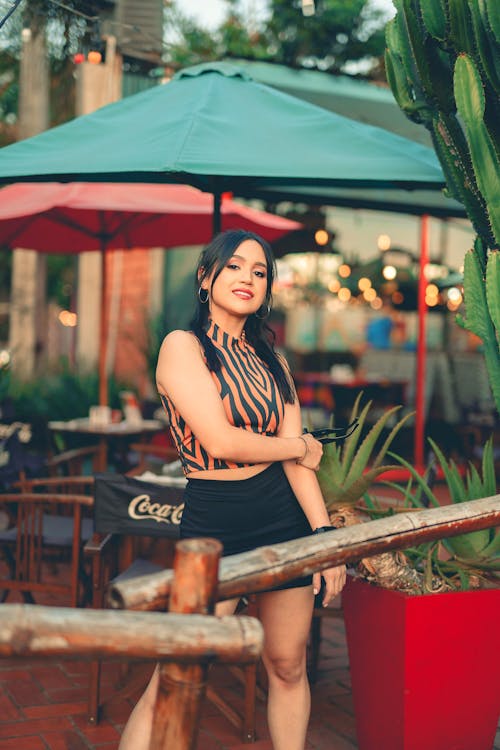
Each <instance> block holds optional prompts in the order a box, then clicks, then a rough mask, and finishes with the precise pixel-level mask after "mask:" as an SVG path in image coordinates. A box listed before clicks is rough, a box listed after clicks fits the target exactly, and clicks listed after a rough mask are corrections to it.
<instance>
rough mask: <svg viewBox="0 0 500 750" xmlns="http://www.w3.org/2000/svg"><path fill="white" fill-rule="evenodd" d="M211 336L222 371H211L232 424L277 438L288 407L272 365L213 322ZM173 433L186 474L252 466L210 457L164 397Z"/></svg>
mask: <svg viewBox="0 0 500 750" xmlns="http://www.w3.org/2000/svg"><path fill="white" fill-rule="evenodd" d="M207 335H208V336H209V337H210V338H211V339H212V341H213V344H214V346H215V348H216V350H217V354H218V355H219V360H220V362H221V368H220V370H219V371H218V372H211V373H210V374H211V375H212V378H213V380H214V382H215V384H216V386H217V389H218V391H219V395H220V397H221V399H222V403H223V406H224V410H225V412H226V416H227V418H228V420H229V422H230V423H231V424H232V425H234V426H235V427H241V429H243V430H250V431H251V432H257V433H259V434H261V435H275V434H276V432H277V430H278V427H279V424H280V422H281V420H282V418H283V414H284V409H285V404H284V400H283V397H282V395H281V393H280V392H279V390H278V386H277V385H276V381H275V380H274V377H273V375H272V374H271V372H270V371H269V368H268V366H267V365H266V363H265V362H263V361H262V360H261V359H260V357H259V356H258V355H257V353H256V352H255V349H254V348H253V346H250V344H248V342H246V341H244V340H241V339H237V338H234V337H233V336H230V335H229V334H228V333H226V332H225V331H223V330H222V329H221V328H219V326H218V325H217V324H216V323H213V322H211V323H210V326H209V328H208V330H207ZM160 398H161V401H162V404H163V407H164V409H165V411H166V413H167V416H168V418H169V421H170V432H171V434H172V437H173V440H174V443H175V446H176V448H177V450H178V452H179V458H180V460H181V464H182V468H183V470H184V473H185V474H189V473H190V472H193V471H206V470H208V469H236V468H239V467H242V466H251V464H243V463H235V462H234V461H223V460H221V459H218V458H214V457H213V456H210V455H209V454H208V453H207V451H206V450H205V449H204V448H203V446H202V445H201V444H200V442H199V440H198V439H197V438H196V435H194V434H193V432H192V431H191V429H190V427H189V425H188V424H187V423H186V422H185V421H184V420H183V418H182V417H181V415H180V414H179V412H178V411H177V410H176V408H175V405H174V403H173V402H172V400H171V399H170V398H168V397H167V396H164V395H163V394H160Z"/></svg>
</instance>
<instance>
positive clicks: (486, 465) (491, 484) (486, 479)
mask: <svg viewBox="0 0 500 750" xmlns="http://www.w3.org/2000/svg"><path fill="white" fill-rule="evenodd" d="M481 469H482V472H483V488H484V497H493V495H495V494H496V491H497V479H496V473H495V456H494V455H493V435H491V436H490V437H489V438H488V440H487V441H486V443H485V444H484V448H483V456H482V459H481Z"/></svg>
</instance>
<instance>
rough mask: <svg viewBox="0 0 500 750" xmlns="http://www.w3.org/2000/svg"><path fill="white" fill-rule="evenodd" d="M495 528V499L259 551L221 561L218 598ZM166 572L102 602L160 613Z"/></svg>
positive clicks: (168, 578)
mask: <svg viewBox="0 0 500 750" xmlns="http://www.w3.org/2000/svg"><path fill="white" fill-rule="evenodd" d="M499 525H500V495H494V496H493V497H487V498H481V499H480V500H471V501H469V502H465V503H459V504H456V505H446V506H443V507H441V508H433V509H429V510H422V511H417V512H410V513H398V514H397V515H394V516H391V517H389V518H381V519H379V520H377V521H369V522H367V523H361V524H357V525H354V526H349V527H346V528H343V529H337V530H336V531H332V532H330V533H328V534H320V535H318V536H309V537H303V538H301V539H295V540H293V541H291V542H286V543H284V544H275V545H272V546H268V547H259V548H257V549H255V550H252V551H251V552H245V553H243V554H239V555H231V556H230V557H225V558H223V559H222V560H221V564H220V568H219V587H218V599H219V600H222V599H232V598H234V597H237V596H243V595H244V594H247V593H248V592H257V591H265V590H266V589H269V588H272V587H273V586H277V585H278V584H280V583H282V582H283V581H287V580H291V579H292V578H297V577H299V576H304V575H308V574H309V573H313V572H314V571H316V570H322V569H324V568H328V567H331V566H332V565H340V564H341V563H349V562H354V561H356V560H360V559H361V558H363V557H370V556H372V555H376V554H379V553H381V552H388V551H389V550H395V549H404V548H406V547H410V546H411V545H413V544H420V543H421V542H426V541H431V540H433V539H441V538H445V537H450V536H456V535H458V534H464V533H466V532H468V531H477V530H478V529H485V528H488V527H492V526H499ZM172 580H173V573H172V571H171V570H165V571H161V572H159V573H153V574H152V575H149V576H141V577H138V578H133V579H131V580H128V581H124V582H123V583H117V584H115V585H114V586H112V587H111V588H110V592H109V596H108V601H109V604H110V606H111V607H113V608H116V609H132V610H158V609H165V607H166V605H167V602H168V597H169V593H170V589H171V585H172Z"/></svg>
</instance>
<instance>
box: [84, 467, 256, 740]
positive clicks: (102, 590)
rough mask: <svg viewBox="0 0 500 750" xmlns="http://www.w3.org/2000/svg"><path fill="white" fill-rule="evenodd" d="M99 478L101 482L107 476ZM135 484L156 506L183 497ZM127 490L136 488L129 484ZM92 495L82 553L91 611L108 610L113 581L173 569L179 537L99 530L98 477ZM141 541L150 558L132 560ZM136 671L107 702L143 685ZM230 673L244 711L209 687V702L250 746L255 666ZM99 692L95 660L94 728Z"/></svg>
mask: <svg viewBox="0 0 500 750" xmlns="http://www.w3.org/2000/svg"><path fill="white" fill-rule="evenodd" d="M103 479H104V481H105V477H103ZM128 479H129V480H132V482H135V481H137V480H134V478H133V477H129V478H128ZM138 485H139V487H138V491H140V492H143V493H146V494H148V496H149V497H150V499H151V500H152V501H153V502H155V503H158V504H160V505H164V504H166V503H167V504H168V503H174V502H180V500H181V498H182V488H181V489H180V488H179V487H175V488H169V487H165V486H164V485H157V486H156V489H155V487H154V486H152V485H151V484H149V483H148V484H145V483H142V484H141V483H138ZM131 486H134V485H133V484H132V485H131ZM142 486H144V487H147V490H146V489H142ZM150 493H151V494H150ZM152 493H154V494H152ZM95 494H96V498H95V500H96V520H97V524H96V529H97V531H96V532H95V533H94V535H93V536H92V538H91V539H90V540H89V541H88V542H87V544H86V545H85V554H86V555H87V556H88V557H89V559H90V560H91V571H92V592H93V594H92V607H94V608H97V609H101V608H103V607H105V606H106V591H107V588H108V586H109V585H110V584H111V583H116V581H117V580H124V579H126V578H133V577H135V576H138V575H147V574H149V573H153V572H156V571H158V570H161V569H164V568H168V567H171V566H172V563H173V555H174V546H175V542H176V541H177V534H176V533H171V534H170V537H169V538H168V537H163V538H160V537H157V538H156V540H152V539H148V537H147V534H148V531H147V530H146V531H143V530H142V529H141V527H140V525H139V526H138V528H137V530H136V531H135V532H134V531H130V532H129V533H126V534H123V533H113V532H112V530H111V527H110V525H109V522H107V524H106V526H105V530H104V531H102V529H101V526H100V522H99V520H98V518H99V503H100V502H101V491H100V482H99V477H98V478H97V484H96V493H95ZM139 523H140V522H139ZM117 527H118V524H117ZM144 541H146V542H149V545H150V549H149V555H150V559H145V558H144V557H143V556H139V557H137V556H136V555H137V553H138V552H139V553H141V552H142V553H143V554H144V545H143V544H141V542H144ZM159 556H161V564H159V562H158V557H159ZM135 671H136V675H135V677H131V675H130V674H128V673H127V675H126V676H125V675H123V674H122V676H121V680H120V683H119V685H118V686H116V687H115V688H114V690H113V695H112V698H111V699H110V700H116V699H118V698H125V697H128V696H130V695H131V694H133V693H134V692H136V691H137V690H138V689H141V688H144V687H145V680H146V679H147V675H145V673H144V670H137V669H136V670H135ZM231 671H232V673H233V675H234V676H235V677H236V678H237V679H238V681H239V682H242V683H243V686H244V706H243V710H242V711H241V712H239V711H238V710H236V709H235V708H234V707H233V706H232V705H230V704H229V703H228V701H226V700H225V699H224V698H223V697H222V695H220V694H219V692H218V691H217V690H216V689H215V688H214V687H213V686H211V685H209V686H208V688H207V698H208V699H209V700H210V701H211V702H212V703H213V704H214V705H215V706H216V707H217V708H218V710H219V711H221V713H222V714H223V715H224V716H225V717H226V718H227V719H228V720H229V721H230V722H231V723H232V724H233V725H234V726H236V728H237V729H238V730H239V731H240V732H241V733H242V739H243V742H253V741H254V740H255V700H256V696H257V695H262V691H259V688H258V686H257V680H256V667H255V665H250V666H245V667H244V668H243V669H242V670H241V669H238V668H234V669H232V670H231ZM100 693H101V663H100V662H97V661H95V662H92V663H91V666H90V682H89V693H88V706H87V707H88V720H89V722H90V723H93V724H96V723H97V722H98V721H99V715H100V712H101V709H102V708H103V705H104V704H103V703H102V701H101V695H100Z"/></svg>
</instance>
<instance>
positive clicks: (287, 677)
mask: <svg viewBox="0 0 500 750" xmlns="http://www.w3.org/2000/svg"><path fill="white" fill-rule="evenodd" d="M264 663H265V665H266V670H267V674H268V677H269V680H276V681H278V682H280V683H283V684H285V685H288V686H293V685H297V684H298V683H299V682H302V680H303V679H304V678H305V675H306V659H305V654H303V655H300V656H296V657H283V656H270V655H269V654H268V655H266V656H265V657H264Z"/></svg>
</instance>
